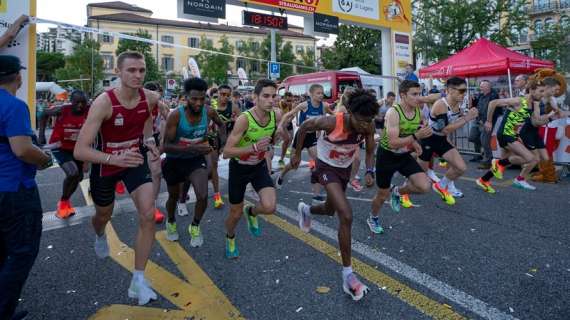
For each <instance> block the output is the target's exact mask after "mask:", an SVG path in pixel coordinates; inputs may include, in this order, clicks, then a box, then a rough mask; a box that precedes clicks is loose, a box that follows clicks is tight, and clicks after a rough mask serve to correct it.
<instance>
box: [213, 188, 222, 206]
mask: <svg viewBox="0 0 570 320" xmlns="http://www.w3.org/2000/svg"><path fill="white" fill-rule="evenodd" d="M223 206H224V200H223V199H222V194H221V193H219V192H216V193H214V208H216V209H220V208H221V207H223Z"/></svg>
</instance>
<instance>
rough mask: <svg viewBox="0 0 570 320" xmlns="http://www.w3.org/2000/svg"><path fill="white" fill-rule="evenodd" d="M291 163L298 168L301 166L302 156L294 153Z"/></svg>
mask: <svg viewBox="0 0 570 320" xmlns="http://www.w3.org/2000/svg"><path fill="white" fill-rule="evenodd" d="M289 163H290V164H291V167H292V168H293V169H295V170H296V169H298V168H299V164H300V163H301V157H300V156H298V155H297V153H294V154H293V155H292V156H291V160H290V161H289Z"/></svg>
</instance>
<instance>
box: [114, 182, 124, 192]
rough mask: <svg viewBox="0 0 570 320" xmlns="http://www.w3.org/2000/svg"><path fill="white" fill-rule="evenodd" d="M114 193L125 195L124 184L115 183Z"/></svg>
mask: <svg viewBox="0 0 570 320" xmlns="http://www.w3.org/2000/svg"><path fill="white" fill-rule="evenodd" d="M115 192H116V193H118V194H125V184H124V183H123V182H122V181H119V182H117V184H116V185H115Z"/></svg>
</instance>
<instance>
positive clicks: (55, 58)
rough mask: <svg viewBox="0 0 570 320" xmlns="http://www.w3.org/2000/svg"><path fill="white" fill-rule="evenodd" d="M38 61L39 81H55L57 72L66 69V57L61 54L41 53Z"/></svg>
mask: <svg viewBox="0 0 570 320" xmlns="http://www.w3.org/2000/svg"><path fill="white" fill-rule="evenodd" d="M36 61H37V75H36V79H37V81H55V80H56V79H55V70H57V69H61V68H63V67H65V56H64V55H63V53H60V52H43V51H39V52H37V55H36Z"/></svg>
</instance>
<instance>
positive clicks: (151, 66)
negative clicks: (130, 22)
mask: <svg viewBox="0 0 570 320" xmlns="http://www.w3.org/2000/svg"><path fill="white" fill-rule="evenodd" d="M130 35H132V36H135V37H139V38H145V39H152V36H151V34H150V33H149V32H148V31H147V30H142V29H139V30H138V31H137V32H136V33H134V34H130ZM125 51H136V52H140V53H142V54H143V55H144V60H145V63H146V75H145V78H144V81H145V82H149V81H158V82H159V83H163V82H164V74H162V72H160V70H159V68H158V63H157V61H156V60H155V59H154V55H153V54H152V45H151V44H150V43H148V42H143V41H138V40H131V39H120V40H119V45H118V47H117V50H115V54H116V55H117V56H118V55H119V54H121V53H122V52H125Z"/></svg>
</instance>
